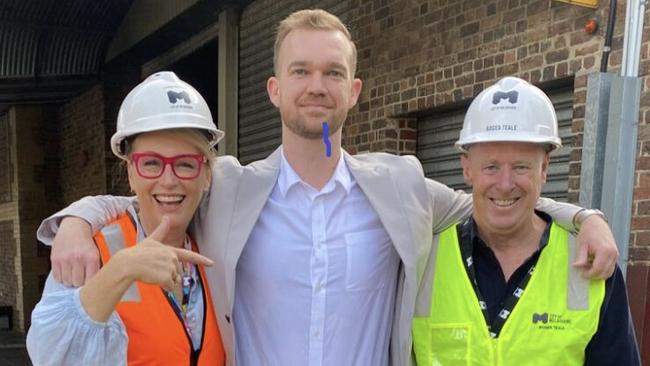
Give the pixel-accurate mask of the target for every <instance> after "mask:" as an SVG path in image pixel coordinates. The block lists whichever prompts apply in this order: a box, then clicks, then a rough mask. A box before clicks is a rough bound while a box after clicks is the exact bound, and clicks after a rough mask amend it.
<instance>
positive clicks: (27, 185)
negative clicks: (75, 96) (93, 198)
mask: <svg viewBox="0 0 650 366" xmlns="http://www.w3.org/2000/svg"><path fill="white" fill-rule="evenodd" d="M57 109H58V107H57V106H52V105H21V106H16V107H15V119H16V127H15V128H16V161H17V166H16V176H17V191H18V194H17V198H18V221H19V223H20V224H19V228H18V236H17V239H18V248H19V255H18V256H17V258H18V260H17V263H16V271H17V272H18V275H19V279H20V281H21V283H22V289H21V291H20V297H19V299H18V301H17V308H18V316H17V318H16V321H15V324H16V327H17V328H18V329H27V328H28V327H29V324H30V319H31V310H32V309H33V307H34V305H35V304H36V303H37V302H38V300H39V299H40V295H41V291H42V286H43V283H44V281H45V278H46V276H47V274H48V272H49V269H50V265H49V251H48V250H44V248H42V247H39V244H38V242H37V240H36V235H35V233H36V229H37V228H38V225H39V224H40V222H41V221H42V220H43V219H45V218H46V217H47V216H48V215H49V214H51V213H52V212H54V211H56V210H57V209H58V208H59V207H60V205H61V194H60V190H59V182H58V175H59V174H58V173H59V164H58V146H59V134H58V121H57Z"/></svg>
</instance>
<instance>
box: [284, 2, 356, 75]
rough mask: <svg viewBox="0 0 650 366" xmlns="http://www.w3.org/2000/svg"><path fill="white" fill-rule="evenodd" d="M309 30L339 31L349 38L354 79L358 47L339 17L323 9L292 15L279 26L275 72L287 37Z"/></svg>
mask: <svg viewBox="0 0 650 366" xmlns="http://www.w3.org/2000/svg"><path fill="white" fill-rule="evenodd" d="M296 29H308V30H324V31H329V30H331V31H339V32H341V33H343V35H344V36H345V38H347V40H348V43H349V44H350V48H351V49H352V54H351V55H350V60H349V61H350V68H351V70H350V71H351V74H350V77H351V78H354V74H355V72H356V71H357V47H356V46H355V45H354V42H352V36H350V32H349V31H348V28H347V27H346V26H345V24H343V22H341V19H339V18H338V17H337V16H335V15H333V14H330V13H328V12H326V11H325V10H322V9H305V10H299V11H296V12H293V13H291V14H290V15H289V16H288V17H286V18H284V20H282V21H281V22H280V25H278V30H277V34H276V36H275V46H274V47H273V70H274V72H275V74H276V75H277V74H278V71H279V70H278V55H279V54H280V46H282V42H283V41H284V39H285V38H287V35H288V34H289V32H291V31H292V30H296Z"/></svg>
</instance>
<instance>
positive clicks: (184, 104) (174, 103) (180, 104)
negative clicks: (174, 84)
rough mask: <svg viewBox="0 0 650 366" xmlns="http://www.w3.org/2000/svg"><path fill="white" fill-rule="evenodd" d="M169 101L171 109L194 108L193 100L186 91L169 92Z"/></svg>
mask: <svg viewBox="0 0 650 366" xmlns="http://www.w3.org/2000/svg"><path fill="white" fill-rule="evenodd" d="M167 99H168V100H169V103H170V107H171V108H188V109H191V108H192V105H191V104H192V99H191V98H190V95H189V94H188V93H187V92H186V91H185V90H168V91H167Z"/></svg>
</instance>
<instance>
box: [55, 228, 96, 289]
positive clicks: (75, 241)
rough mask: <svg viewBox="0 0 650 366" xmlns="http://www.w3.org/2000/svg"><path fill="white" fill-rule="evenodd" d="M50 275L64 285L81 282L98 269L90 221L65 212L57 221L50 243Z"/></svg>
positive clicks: (74, 284)
mask: <svg viewBox="0 0 650 366" xmlns="http://www.w3.org/2000/svg"><path fill="white" fill-rule="evenodd" d="M50 259H51V260H52V275H53V276H54V278H55V279H56V280H57V281H59V282H60V283H62V284H64V285H66V286H75V287H79V286H82V285H83V284H84V283H86V281H87V280H88V279H89V278H90V277H92V276H93V275H94V274H95V273H97V271H98V270H99V266H100V259H99V251H98V250H97V247H96V246H95V242H94V241H93V235H92V230H91V227H90V224H88V222H86V221H85V220H83V219H81V218H78V217H72V216H68V217H66V218H64V219H63V220H62V221H61V225H60V227H59V230H58V231H57V233H56V236H55V237H54V242H53V244H52V254H51V256H50Z"/></svg>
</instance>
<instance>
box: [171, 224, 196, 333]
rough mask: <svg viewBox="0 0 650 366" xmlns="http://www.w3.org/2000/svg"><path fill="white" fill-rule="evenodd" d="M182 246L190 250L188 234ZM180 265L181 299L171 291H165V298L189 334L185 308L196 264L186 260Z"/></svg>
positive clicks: (192, 283)
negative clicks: (181, 272)
mask: <svg viewBox="0 0 650 366" xmlns="http://www.w3.org/2000/svg"><path fill="white" fill-rule="evenodd" d="M183 246H184V248H185V249H187V250H192V244H191V242H190V238H189V236H187V235H185V242H184V243H183ZM182 266H183V274H182V275H181V284H182V286H183V288H182V289H183V291H182V298H181V301H180V302H179V301H178V299H177V298H176V296H175V295H174V292H173V291H166V295H167V300H169V303H170V304H171V305H172V307H173V308H174V311H175V312H176V314H177V315H178V316H179V318H180V319H181V320H182V321H183V325H184V326H185V329H186V330H187V333H188V335H189V334H191V332H190V328H189V325H188V323H187V308H188V305H189V303H190V294H191V293H192V291H193V290H194V288H195V287H196V286H194V285H195V283H196V281H195V280H194V278H195V274H196V265H194V264H192V263H189V262H187V263H182Z"/></svg>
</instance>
